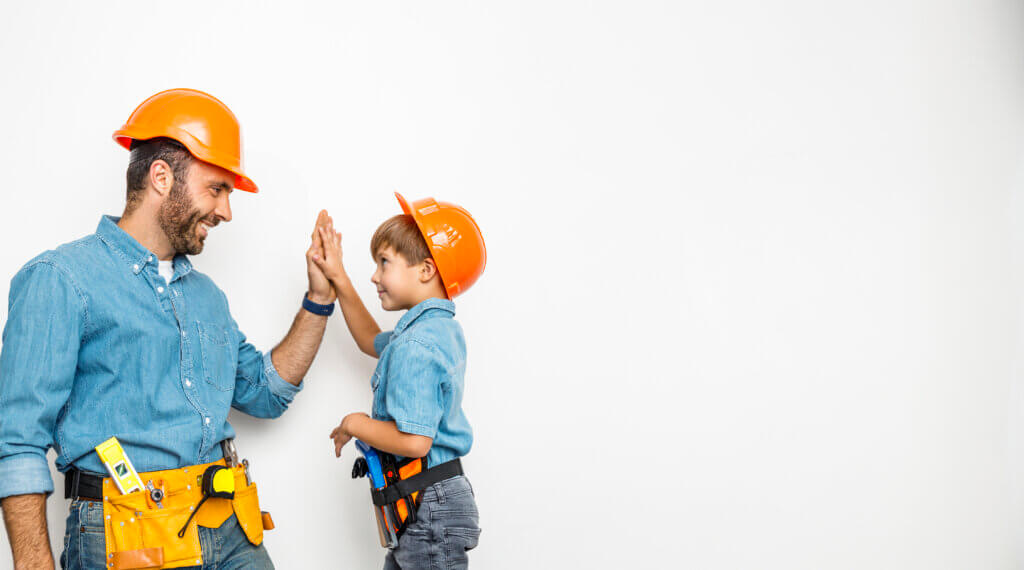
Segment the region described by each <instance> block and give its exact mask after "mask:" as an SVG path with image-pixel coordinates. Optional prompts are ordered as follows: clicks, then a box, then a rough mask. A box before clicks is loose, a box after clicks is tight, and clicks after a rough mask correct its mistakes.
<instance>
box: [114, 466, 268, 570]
mask: <svg viewBox="0 0 1024 570" xmlns="http://www.w3.org/2000/svg"><path fill="white" fill-rule="evenodd" d="M211 465H224V460H223V459H221V460H220V461H217V462H215V463H207V464H205V465H192V466H189V467H182V468H181V469H170V470H167V471H149V472H146V473H139V476H140V477H141V478H142V481H143V482H150V481H151V482H152V483H153V487H154V488H156V489H160V490H162V491H163V499H162V500H161V501H160V505H162V508H161V507H160V506H159V505H158V504H157V503H156V501H154V500H153V497H152V493H151V491H150V490H149V489H144V490H142V491H136V492H134V493H129V494H127V495H122V494H121V492H120V491H118V490H117V486H116V485H114V482H113V480H111V479H110V478H109V477H107V478H104V479H103V520H104V525H103V526H104V531H105V534H106V543H107V551H106V554H107V557H106V559H107V568H113V569H115V570H116V569H120V568H125V569H127V568H178V567H181V566H196V565H201V564H202V563H203V553H202V548H201V547H200V545H199V530H198V528H197V525H198V526H203V527H207V528H218V527H220V526H221V525H222V524H224V521H226V520H227V519H228V517H230V516H231V514H232V513H234V514H235V517H236V518H237V519H238V524H239V525H241V527H242V531H243V532H245V536H246V538H248V539H249V542H251V543H252V544H253V545H254V546H259V545H260V544H261V543H262V542H263V531H264V529H266V530H270V529H272V528H273V523H272V522H271V520H270V516H269V514H266V515H264V514H263V513H261V512H260V502H259V498H258V497H257V496H256V484H255V483H254V484H252V485H247V484H246V481H245V469H244V468H243V467H242V466H236V467H234V468H233V469H232V471H233V472H234V476H235V498H234V499H220V498H210V499H208V500H207V501H206V502H205V503H204V504H203V506H202V508H200V509H199V511H198V512H196V513H195V517H194V518H193V519H192V522H190V523H189V525H188V528H187V530H186V532H185V534H184V538H178V531H179V530H181V528H182V526H184V524H185V521H186V520H188V518H189V515H191V514H192V511H193V510H195V508H196V506H197V505H198V504H199V502H200V501H201V500H202V498H203V492H202V477H203V472H204V471H205V470H206V468H207V467H209V466H211ZM264 525H266V527H265V526H264Z"/></svg>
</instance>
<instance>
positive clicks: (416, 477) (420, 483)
mask: <svg viewBox="0 0 1024 570" xmlns="http://www.w3.org/2000/svg"><path fill="white" fill-rule="evenodd" d="M377 453H378V456H379V458H380V461H381V469H382V471H383V475H384V480H385V482H386V485H385V487H384V488H382V489H376V488H373V485H372V484H371V486H370V487H371V488H370V497H371V499H372V500H373V504H374V506H375V508H376V510H377V514H378V523H379V524H381V525H382V526H383V527H387V528H386V529H385V528H381V529H379V530H381V532H382V534H381V544H382V545H383V546H389V547H391V546H394V544H392V543H393V542H394V541H396V540H397V538H398V537H400V536H401V535H402V533H403V532H404V531H405V529H406V527H408V526H409V524H410V523H414V522H416V510H417V508H418V507H419V504H420V498H421V492H422V491H423V490H424V489H427V488H428V487H430V486H431V485H433V484H435V483H439V482H441V481H444V480H445V479H451V478H452V477H456V476H458V475H462V474H463V471H462V462H461V461H460V460H459V459H458V458H456V459H453V460H451V461H448V462H445V463H442V464H440V465H437V466H435V467H431V468H429V469H427V468H426V465H427V460H426V458H415V459H405V460H403V461H401V462H399V461H397V459H396V458H395V456H394V455H392V454H390V453H384V452H380V451H378V452H377ZM367 472H368V466H367V463H366V460H365V459H364V458H362V457H360V458H358V459H356V462H355V465H353V466H352V477H353V478H357V477H363V476H365V475H366V474H367ZM385 531H386V534H388V535H390V536H391V537H392V538H391V539H386V538H385V534H384V533H385Z"/></svg>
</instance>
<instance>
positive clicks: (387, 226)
mask: <svg viewBox="0 0 1024 570" xmlns="http://www.w3.org/2000/svg"><path fill="white" fill-rule="evenodd" d="M389 246H390V247H391V248H392V249H394V250H395V252H396V253H398V254H399V255H401V256H402V257H403V258H405V261H406V262H407V263H408V264H409V265H416V264H417V263H421V262H422V261H423V260H424V259H427V258H432V257H431V255H430V249H429V248H427V242H426V240H424V239H423V234H421V233H420V229H419V228H418V227H417V226H416V222H415V221H414V220H413V219H412V216H409V215H407V214H398V215H397V216H392V217H390V218H388V219H387V220H384V223H382V224H381V225H380V226H379V227H378V228H377V231H375V232H374V233H373V239H371V240H370V255H371V256H373V257H374V258H376V257H377V254H378V253H380V251H381V250H382V249H384V248H386V247H389Z"/></svg>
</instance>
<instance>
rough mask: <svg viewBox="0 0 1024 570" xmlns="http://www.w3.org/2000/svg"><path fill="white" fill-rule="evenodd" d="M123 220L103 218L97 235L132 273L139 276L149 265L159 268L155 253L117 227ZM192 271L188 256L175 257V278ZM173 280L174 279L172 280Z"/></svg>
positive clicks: (113, 217)
mask: <svg viewBox="0 0 1024 570" xmlns="http://www.w3.org/2000/svg"><path fill="white" fill-rule="evenodd" d="M120 220H121V218H120V217H119V216H103V217H102V218H100V223H99V225H98V226H97V227H96V235H97V236H99V238H100V239H101V240H103V242H104V243H106V244H107V246H108V247H110V248H111V249H113V250H114V251H115V252H117V254H118V255H120V256H121V259H123V260H124V261H125V262H126V264H127V265H128V267H129V268H131V271H132V273H134V274H135V275H138V274H139V273H140V272H141V271H142V270H144V269H145V268H146V266H147V265H150V264H152V265H153V267H157V266H158V265H157V258H156V255H154V254H153V252H151V251H149V250H148V249H146V248H145V247H143V246H142V244H141V243H139V242H138V241H137V240H136V239H135V238H133V237H132V236H131V235H129V234H128V232H126V231H124V230H122V229H121V227H120V226H118V225H117V222H119V221H120ZM191 270H192V262H191V261H189V259H188V256H186V255H185V254H183V253H179V254H177V255H175V256H174V274H175V278H177V277H181V276H183V275H185V274H186V273H188V272H189V271H191ZM172 280H173V279H172Z"/></svg>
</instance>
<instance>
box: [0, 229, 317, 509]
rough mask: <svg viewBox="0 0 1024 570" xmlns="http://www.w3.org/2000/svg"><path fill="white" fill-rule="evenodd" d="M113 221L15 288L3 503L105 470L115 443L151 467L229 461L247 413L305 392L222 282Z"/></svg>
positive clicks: (32, 269) (276, 409) (1, 433)
mask: <svg viewBox="0 0 1024 570" xmlns="http://www.w3.org/2000/svg"><path fill="white" fill-rule="evenodd" d="M118 220H119V218H115V217H111V216H104V217H103V218H102V219H101V220H100V223H99V227H98V228H97V229H96V233H95V234H93V235H90V236H86V237H84V238H82V239H80V240H77V241H74V242H71V243H68V244H64V245H62V246H60V247H58V248H57V249H56V250H50V251H47V252H44V253H42V254H40V255H38V256H37V257H35V258H34V259H32V260H31V261H29V262H28V263H27V264H26V265H25V266H24V267H23V268H22V269H21V270H20V271H19V272H18V274H17V275H15V276H14V278H13V279H12V280H11V290H10V302H9V311H8V317H7V323H6V325H5V326H4V332H3V350H2V352H0V410H2V413H0V497H6V496H10V495H20V494H28V493H50V492H52V491H53V481H52V480H51V478H50V470H49V468H48V467H47V464H46V452H47V449H49V448H50V447H53V448H54V449H55V451H56V452H57V468H58V469H59V470H60V471H62V472H63V471H67V470H68V469H70V468H71V467H72V466H75V467H77V468H79V469H81V470H83V471H89V472H93V473H100V474H103V473H106V470H105V469H104V467H103V464H102V463H101V462H100V461H99V458H98V457H97V455H96V452H95V450H94V449H93V448H94V447H95V446H96V445H99V444H100V443H102V442H103V441H105V440H106V439H108V438H110V437H111V436H116V437H117V438H118V440H119V441H120V442H121V445H122V446H123V447H124V450H125V452H126V453H127V455H128V457H129V458H130V459H131V460H132V463H134V465H135V468H136V470H138V471H140V472H141V471H155V470H163V469H176V468H179V467H183V466H186V465H196V464H201V463H207V462H211V461H216V460H218V459H220V458H221V457H222V456H223V454H222V453H221V450H220V446H219V444H220V441H221V440H223V439H225V438H230V437H234V435H235V433H234V430H233V429H232V427H231V425H230V424H228V422H227V416H228V411H229V410H230V408H232V407H234V408H236V409H238V410H241V411H242V412H245V413H247V414H249V415H252V416H256V417H261V418H272V417H276V416H279V415H281V414H282V413H283V412H284V410H285V408H287V407H288V404H289V403H291V401H292V398H293V397H294V396H295V394H296V393H298V391H299V390H300V389H301V384H300V385H299V386H294V385H292V384H289V383H288V382H286V381H285V380H284V379H283V378H281V377H280V376H279V375H278V372H277V370H275V368H274V365H273V363H272V362H271V359H270V353H269V352H267V353H266V354H262V353H260V352H259V351H257V350H256V349H255V348H254V347H253V346H252V345H251V344H249V343H247V342H246V340H245V335H243V334H242V333H241V331H239V330H238V325H237V324H236V323H235V321H234V319H232V318H231V313H230V312H229V310H228V302H227V298H226V297H225V296H224V293H223V292H221V290H220V289H219V288H218V287H217V286H216V285H215V284H214V283H213V281H212V280H211V279H210V278H209V277H207V276H206V275H203V274H202V273H200V272H199V271H196V270H194V269H193V268H192V264H191V262H190V261H189V259H188V258H187V257H186V256H184V255H180V254H179V255H177V256H176V257H175V258H174V275H173V277H172V278H171V282H170V283H167V282H165V281H164V278H163V277H161V276H160V275H159V273H158V270H157V268H158V265H157V259H156V256H155V255H153V254H152V253H151V252H150V251H148V250H147V249H146V248H144V247H143V246H142V245H141V244H140V243H139V242H137V241H136V240H135V239H134V238H132V237H131V236H130V235H128V234H127V233H125V232H124V230H122V229H121V228H120V227H118V226H117V221H118Z"/></svg>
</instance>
